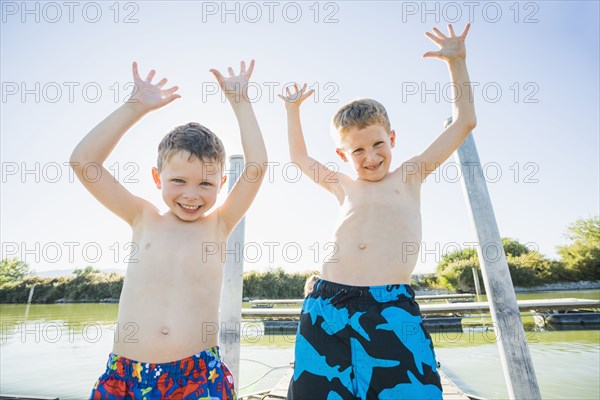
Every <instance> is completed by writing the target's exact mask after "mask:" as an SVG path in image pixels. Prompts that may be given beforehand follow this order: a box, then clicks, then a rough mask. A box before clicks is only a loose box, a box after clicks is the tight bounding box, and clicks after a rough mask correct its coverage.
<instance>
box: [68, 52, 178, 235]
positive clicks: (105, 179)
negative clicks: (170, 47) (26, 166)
mask: <svg viewBox="0 0 600 400" xmlns="http://www.w3.org/2000/svg"><path fill="white" fill-rule="evenodd" d="M154 74H155V72H154V70H153V71H150V73H149V74H148V77H147V78H146V80H145V81H142V79H141V78H140V76H139V73H138V70H137V64H136V63H133V76H134V81H135V84H136V89H135V91H134V94H133V95H132V97H131V99H130V100H129V101H128V102H127V103H125V104H123V105H122V106H121V107H119V108H118V109H117V110H115V111H114V112H113V113H112V114H110V115H109V116H108V117H107V118H106V119H104V120H103V121H102V122H100V123H99V124H98V125H97V126H96V127H95V128H94V129H92V130H91V131H90V132H89V133H88V134H87V135H86V136H85V137H84V138H83V139H82V140H81V142H80V143H79V144H78V145H77V147H76V148H75V150H73V153H72V154H71V160H70V161H71V167H72V168H73V170H74V171H75V174H76V175H77V177H78V178H79V180H80V181H81V183H83V185H84V186H85V188H86V189H87V190H88V191H89V192H90V193H91V194H92V195H93V196H94V197H95V198H96V199H97V200H98V201H99V202H100V203H102V204H103V205H104V206H105V207H106V208H108V209H109V210H110V211H112V212H113V213H115V214H116V215H118V216H119V217H121V218H122V219H124V220H125V221H126V222H128V223H129V224H130V225H132V224H133V223H134V222H135V220H136V219H137V218H138V217H139V215H140V213H141V211H142V209H143V207H144V206H146V205H149V203H147V202H146V201H145V200H143V199H141V198H139V197H137V196H134V195H133V194H131V193H130V192H129V191H128V190H127V189H126V188H125V187H124V186H123V185H121V184H120V183H119V182H117V181H116V180H115V178H114V177H113V176H112V175H111V173H110V172H109V171H108V170H107V169H106V168H104V166H103V164H104V162H105V161H106V159H107V158H108V156H109V155H110V153H112V151H113V150H114V148H115V146H116V145H117V143H118V142H119V140H121V138H122V137H123V135H125V132H127V131H128V130H129V129H130V128H131V127H132V126H133V125H134V124H135V123H136V122H137V121H139V120H140V119H141V118H142V117H143V116H144V115H145V114H147V113H148V112H150V111H152V110H155V109H157V108H160V107H163V106H165V105H167V104H169V103H170V102H172V101H173V100H175V99H177V98H179V95H176V94H174V93H175V91H177V87H176V86H175V87H173V88H170V89H167V90H163V89H162V87H163V86H164V85H165V83H166V82H167V80H166V79H162V80H161V81H160V82H159V83H158V84H156V85H152V83H151V81H152V78H153V77H154Z"/></svg>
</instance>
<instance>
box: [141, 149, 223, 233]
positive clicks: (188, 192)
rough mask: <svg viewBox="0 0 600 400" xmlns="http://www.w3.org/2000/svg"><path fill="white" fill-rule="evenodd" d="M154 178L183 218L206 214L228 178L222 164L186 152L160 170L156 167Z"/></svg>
mask: <svg viewBox="0 0 600 400" xmlns="http://www.w3.org/2000/svg"><path fill="white" fill-rule="evenodd" d="M152 177H153V178H154V182H155V183H156V187H157V188H158V189H161V190H162V196H163V200H164V201H165V203H166V204H167V205H168V206H169V208H170V209H171V212H172V213H173V214H175V215H176V216H177V217H178V218H179V219H181V220H183V221H195V220H197V219H198V218H200V217H202V216H204V215H205V214H206V213H207V212H208V210H210V208H211V207H212V206H214V205H215V203H216V202H217V195H218V193H219V191H220V190H221V187H223V184H224V183H225V180H226V178H225V177H224V176H222V170H221V165H220V164H219V163H217V162H205V161H202V160H200V159H198V158H197V157H190V153H189V152H186V151H178V152H176V153H174V154H172V155H171V156H170V157H169V159H168V160H166V162H165V163H164V165H163V166H162V170H161V171H160V172H158V169H156V168H153V169H152Z"/></svg>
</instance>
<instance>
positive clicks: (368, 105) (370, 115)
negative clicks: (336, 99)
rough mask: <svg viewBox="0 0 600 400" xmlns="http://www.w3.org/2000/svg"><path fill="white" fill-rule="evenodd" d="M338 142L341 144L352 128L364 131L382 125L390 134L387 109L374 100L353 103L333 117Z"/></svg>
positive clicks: (359, 100)
mask: <svg viewBox="0 0 600 400" xmlns="http://www.w3.org/2000/svg"><path fill="white" fill-rule="evenodd" d="M332 125H333V128H334V130H335V137H334V139H336V141H337V142H338V143H339V142H341V141H342V140H343V139H344V137H345V134H346V133H347V132H348V130H350V129H351V128H358V129H364V128H366V127H368V126H370V125H381V126H383V127H384V128H385V130H386V131H387V132H388V133H389V132H390V131H391V128H390V120H389V118H388V115H387V111H385V107H384V106H383V105H382V104H381V103H380V102H378V101H376V100H373V99H358V100H354V101H351V102H350V103H348V104H346V105H345V106H343V107H342V108H340V109H339V110H338V112H337V113H336V114H335V115H334V116H333V121H332Z"/></svg>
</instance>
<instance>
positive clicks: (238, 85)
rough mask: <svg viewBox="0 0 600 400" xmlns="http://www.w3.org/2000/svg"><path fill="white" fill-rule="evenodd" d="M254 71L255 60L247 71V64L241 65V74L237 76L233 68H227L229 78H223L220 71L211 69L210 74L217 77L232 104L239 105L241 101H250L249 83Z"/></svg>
mask: <svg viewBox="0 0 600 400" xmlns="http://www.w3.org/2000/svg"><path fill="white" fill-rule="evenodd" d="M253 70H254V60H251V61H250V66H249V67H248V70H246V63H245V62H244V61H242V62H241V63H240V73H239V75H236V74H235V72H234V71H233V68H231V67H229V68H227V71H228V72H229V76H228V77H225V76H223V75H222V74H221V73H220V72H219V71H218V70H216V69H211V70H210V72H211V73H212V74H213V75H214V76H215V78H216V79H217V82H219V85H220V86H221V89H222V90H223V92H224V93H225V96H226V97H227V99H228V100H229V102H230V103H231V104H235V103H239V102H240V101H241V100H243V101H248V81H249V80H250V76H252V71H253Z"/></svg>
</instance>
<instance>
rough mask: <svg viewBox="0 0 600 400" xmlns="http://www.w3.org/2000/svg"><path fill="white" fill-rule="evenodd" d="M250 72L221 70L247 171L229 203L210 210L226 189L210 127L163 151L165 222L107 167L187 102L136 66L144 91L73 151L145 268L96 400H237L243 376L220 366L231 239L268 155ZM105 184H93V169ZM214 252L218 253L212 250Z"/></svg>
mask: <svg viewBox="0 0 600 400" xmlns="http://www.w3.org/2000/svg"><path fill="white" fill-rule="evenodd" d="M253 68H254V61H252V62H251V63H250V66H249V68H248V70H246V65H245V63H244V62H242V63H241V72H240V74H239V75H235V74H234V72H233V69H231V68H229V76H228V77H223V76H222V75H221V74H220V73H219V72H218V71H216V70H211V72H212V73H213V74H214V75H215V77H216V78H217V81H218V82H219V84H220V85H221V88H222V89H223V91H224V92H225V95H226V97H227V98H228V100H229V102H230V103H231V106H232V108H233V111H234V113H235V116H236V118H237V121H238V124H239V127H240V132H241V139H242V146H243V149H244V156H245V161H246V166H248V165H252V168H248V169H247V170H246V169H244V170H243V171H242V174H241V176H242V177H244V178H242V179H240V180H239V181H238V182H237V183H236V185H235V187H234V188H233V190H232V191H231V193H230V194H229V196H228V197H227V200H225V202H224V203H223V205H221V206H220V207H219V208H217V209H215V210H214V211H212V212H210V210H211V207H212V206H213V205H214V204H215V202H216V200H217V194H218V193H219V191H220V189H221V188H222V186H223V184H224V183H225V179H226V177H225V176H224V164H225V152H224V149H223V145H222V143H221V140H220V139H219V138H218V137H217V136H216V135H215V134H214V133H212V132H211V131H210V130H209V129H207V128H206V127H204V126H202V125H200V124H197V123H189V124H187V125H183V126H180V127H177V128H175V129H174V130H173V131H172V132H170V133H169V134H167V135H166V136H165V138H164V139H163V140H162V142H161V143H160V145H159V155H158V164H157V167H156V168H153V169H152V177H153V179H154V182H155V184H156V187H157V188H158V189H160V190H161V191H162V196H163V200H164V201H165V203H166V204H167V206H168V207H169V211H167V212H165V213H164V214H161V213H160V212H159V210H158V209H157V208H156V207H154V206H153V205H152V204H151V203H149V202H148V201H146V200H144V199H142V198H139V197H137V196H135V195H133V194H131V193H130V192H129V191H128V190H127V189H126V188H125V187H124V186H122V185H121V184H120V183H119V182H117V181H116V180H115V178H114V177H113V176H112V175H111V174H110V173H109V171H108V170H107V169H106V168H104V167H103V166H102V164H103V163H104V161H105V160H106V159H107V158H108V156H109V155H110V153H111V152H112V150H113V149H114V147H115V146H116V144H117V143H118V141H119V140H120V139H121V137H122V136H123V135H124V134H125V132H127V130H129V128H131V127H132V126H133V125H134V124H135V123H136V122H137V121H138V120H140V119H141V118H142V117H143V116H145V115H146V114H148V113H149V112H151V111H154V110H156V109H158V108H161V107H163V106H165V105H167V104H169V103H171V102H172V101H174V100H175V99H177V98H178V97H179V95H177V94H176V91H177V90H178V88H177V87H176V86H175V87H172V88H170V89H163V88H164V86H165V84H166V82H167V79H162V80H160V81H159V82H158V83H156V84H153V83H152V79H153V77H154V75H155V71H154V70H152V71H150V73H149V74H148V76H147V78H146V79H145V80H143V79H142V78H140V75H139V73H138V67H137V64H136V63H133V78H134V81H135V87H136V90H134V93H133V94H132V96H131V99H130V100H129V101H128V102H127V103H125V104H124V105H122V106H121V107H119V108H118V109H117V110H116V111H114V112H113V113H112V114H111V115H109V116H108V117H107V118H106V119H105V120H104V121H102V122H100V124H98V126H96V127H95V128H94V129H93V130H92V131H91V132H90V133H88V135H87V136H86V137H84V138H83V140H82V141H81V142H80V143H79V145H78V146H77V147H76V148H75V150H74V151H73V154H72V156H71V163H72V166H73V169H74V170H75V173H76V174H77V176H78V177H79V179H80V180H81V182H82V183H83V185H84V186H85V188H86V189H87V190H89V191H90V193H91V194H92V195H94V197H96V199H97V200H98V201H100V203H102V204H103V205H104V206H105V207H107V208H108V209H109V210H110V211H112V212H113V213H115V214H116V215H117V216H118V217H120V218H122V219H123V220H125V222H127V223H128V224H129V225H130V226H131V229H132V242H133V243H135V244H136V246H135V248H136V250H137V253H136V254H135V257H134V258H135V260H136V262H131V263H130V264H129V265H128V267H127V273H126V276H125V282H124V284H123V291H122V293H121V299H120V302H119V313H118V329H117V330H116V332H115V341H114V345H113V350H112V353H111V354H110V355H109V359H108V363H107V369H106V372H105V373H104V374H103V375H102V376H101V377H100V379H99V380H98V381H97V382H96V385H95V386H94V388H93V390H92V393H91V395H90V398H91V399H121V398H135V399H138V398H139V399H141V398H147V399H157V398H167V399H192V398H193V399H198V398H200V397H202V398H211V399H212V398H219V399H231V398H235V397H236V395H235V390H234V385H233V378H232V375H231V373H230V372H229V370H228V369H227V367H226V366H225V364H224V363H222V362H221V360H220V358H219V349H218V347H217V336H216V335H205V334H203V329H205V328H206V324H211V325H212V326H218V322H219V299H220V297H221V296H220V295H221V285H222V281H223V264H224V259H223V257H222V252H221V254H214V251H213V250H214V246H215V244H217V245H220V246H221V247H220V248H221V249H223V250H224V247H225V242H226V240H227V237H228V236H229V234H230V233H231V231H232V230H233V228H234V227H235V226H236V225H237V223H238V222H239V221H240V219H241V218H242V217H243V215H244V213H245V212H246V210H248V207H249V206H250V204H251V203H252V201H253V199H254V197H255V196H256V193H257V191H258V189H259V187H260V184H261V181H262V178H263V172H264V171H263V170H262V167H261V166H264V165H266V164H265V163H266V161H267V154H266V149H265V145H264V142H263V139H262V135H261V132H260V128H259V126H258V123H257V121H256V117H255V115H254V111H253V109H252V105H251V103H250V102H249V101H248V97H247V93H246V91H245V90H246V87H247V83H248V79H249V78H250V76H251V74H252V70H253ZM90 163H92V164H93V165H95V166H97V168H100V171H101V174H100V175H99V178H97V177H94V179H93V180H92V179H88V178H87V177H86V174H85V171H86V168H85V167H86V166H87V165H90ZM206 246H210V248H211V251H205V247H206Z"/></svg>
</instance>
